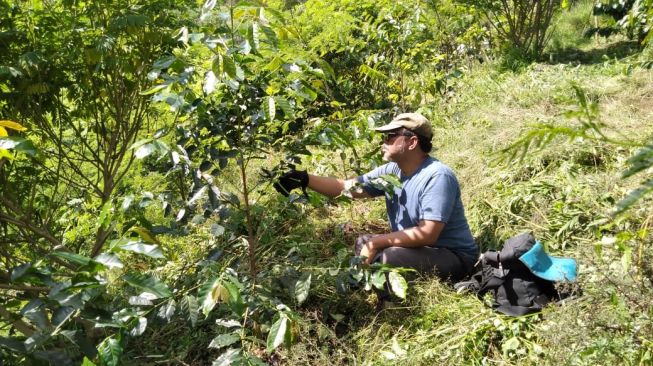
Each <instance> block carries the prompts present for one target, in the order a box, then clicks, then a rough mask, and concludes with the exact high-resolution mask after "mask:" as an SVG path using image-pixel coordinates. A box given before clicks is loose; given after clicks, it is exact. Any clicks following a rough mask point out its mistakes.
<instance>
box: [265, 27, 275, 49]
mask: <svg viewBox="0 0 653 366" xmlns="http://www.w3.org/2000/svg"><path fill="white" fill-rule="evenodd" d="M261 31H263V34H265V38H266V39H267V41H268V42H269V43H270V44H271V45H272V46H273V47H274V48H277V47H279V39H278V38H277V33H276V32H275V31H274V29H272V28H270V27H268V26H261Z"/></svg>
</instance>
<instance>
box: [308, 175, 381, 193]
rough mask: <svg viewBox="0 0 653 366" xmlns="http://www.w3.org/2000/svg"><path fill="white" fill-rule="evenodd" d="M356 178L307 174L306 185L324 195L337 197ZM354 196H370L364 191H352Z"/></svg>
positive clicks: (352, 183) (351, 184)
mask: <svg viewBox="0 0 653 366" xmlns="http://www.w3.org/2000/svg"><path fill="white" fill-rule="evenodd" d="M355 182H356V179H355V178H354V179H347V180H344V179H338V178H332V177H320V176H318V175H313V174H309V175H308V187H309V188H310V189H312V190H314V191H316V192H318V193H322V194H323V195H325V196H329V197H337V196H339V195H340V193H341V192H342V191H343V190H344V189H346V188H347V189H348V188H350V187H352V186H353V185H354V183H355ZM352 196H353V197H354V198H364V197H370V195H369V194H367V193H366V192H365V191H362V192H361V193H359V192H355V191H352Z"/></svg>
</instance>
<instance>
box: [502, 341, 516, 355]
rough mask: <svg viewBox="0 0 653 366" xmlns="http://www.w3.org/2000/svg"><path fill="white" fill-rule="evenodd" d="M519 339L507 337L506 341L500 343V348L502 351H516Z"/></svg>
mask: <svg viewBox="0 0 653 366" xmlns="http://www.w3.org/2000/svg"><path fill="white" fill-rule="evenodd" d="M519 345H520V342H519V339H518V338H517V337H512V338H510V339H508V340H507V341H505V342H503V344H502V345H501V350H502V351H503V353H507V352H508V351H516V350H517V349H519Z"/></svg>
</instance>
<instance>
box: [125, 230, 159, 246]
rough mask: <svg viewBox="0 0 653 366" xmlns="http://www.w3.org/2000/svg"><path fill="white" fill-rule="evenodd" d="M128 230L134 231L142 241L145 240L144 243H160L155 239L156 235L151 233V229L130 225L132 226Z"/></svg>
mask: <svg viewBox="0 0 653 366" xmlns="http://www.w3.org/2000/svg"><path fill="white" fill-rule="evenodd" d="M129 230H131V231H133V232H135V233H136V234H138V236H140V237H141V239H143V241H145V242H146V243H150V244H159V245H160V244H161V243H159V241H158V240H157V239H156V237H155V236H154V234H152V232H151V231H149V230H147V229H146V228H144V227H140V226H134V227H132V228H131V229H129Z"/></svg>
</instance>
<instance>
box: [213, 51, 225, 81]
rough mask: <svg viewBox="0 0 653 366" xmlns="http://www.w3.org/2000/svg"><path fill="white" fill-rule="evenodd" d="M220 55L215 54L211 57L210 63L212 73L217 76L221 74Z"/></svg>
mask: <svg viewBox="0 0 653 366" xmlns="http://www.w3.org/2000/svg"><path fill="white" fill-rule="evenodd" d="M222 63H223V61H222V55H221V54H217V55H215V57H214V58H213V63H212V64H211V71H213V74H214V75H215V76H216V77H218V76H220V75H222Z"/></svg>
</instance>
